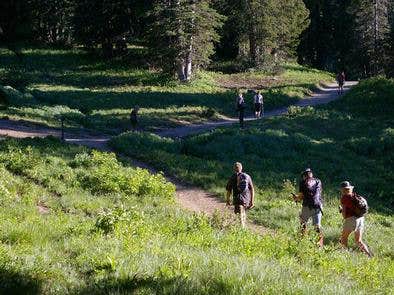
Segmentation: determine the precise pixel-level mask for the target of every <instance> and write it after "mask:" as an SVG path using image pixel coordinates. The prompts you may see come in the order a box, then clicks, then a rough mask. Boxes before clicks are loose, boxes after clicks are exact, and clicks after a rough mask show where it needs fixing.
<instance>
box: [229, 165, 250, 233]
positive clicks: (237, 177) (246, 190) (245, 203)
mask: <svg viewBox="0 0 394 295" xmlns="http://www.w3.org/2000/svg"><path fill="white" fill-rule="evenodd" d="M226 190H227V195H226V203H227V205H228V206H230V205H231V203H230V195H231V192H232V193H233V205H234V213H235V214H239V216H240V221H241V226H242V228H245V226H246V210H247V209H251V208H253V207H254V187H253V182H252V178H251V177H250V176H249V175H248V174H246V173H244V172H242V164H241V163H239V162H236V163H235V164H234V174H233V175H232V176H231V177H230V179H229V180H228V182H227V186H226Z"/></svg>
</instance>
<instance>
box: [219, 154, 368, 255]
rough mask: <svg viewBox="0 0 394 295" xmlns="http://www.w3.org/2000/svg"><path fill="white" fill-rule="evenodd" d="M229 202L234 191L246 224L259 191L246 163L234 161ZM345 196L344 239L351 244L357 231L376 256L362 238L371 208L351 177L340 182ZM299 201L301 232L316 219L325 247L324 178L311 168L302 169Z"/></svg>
mask: <svg viewBox="0 0 394 295" xmlns="http://www.w3.org/2000/svg"><path fill="white" fill-rule="evenodd" d="M226 191H227V195H226V203H227V205H231V200H230V196H231V193H232V195H233V200H232V204H233V205H234V212H235V213H236V214H239V217H240V222H241V226H242V227H245V226H246V210H248V209H251V208H253V207H254V201H255V192H254V186H253V181H252V178H251V177H250V176H249V175H248V174H247V173H245V172H243V168H242V164H241V163H239V162H236V163H235V164H234V173H233V174H232V175H231V177H230V178H229V180H228V182H227V186H226ZM340 191H341V200H340V203H341V205H340V207H339V212H340V213H342V217H343V219H344V222H343V228H342V234H341V238H340V243H341V244H342V245H343V246H344V247H346V248H347V246H348V237H349V235H350V234H351V233H352V232H354V233H355V241H356V243H357V245H358V247H359V248H360V250H361V251H362V252H363V253H365V254H366V255H368V256H369V257H371V256H372V254H371V252H370V250H369V249H368V247H367V245H366V244H365V243H364V242H363V240H362V235H363V232H364V226H365V225H364V222H365V217H364V215H365V213H367V211H368V204H367V202H366V200H365V199H364V198H363V197H362V196H360V195H358V194H357V193H356V192H355V191H354V186H353V185H351V183H350V182H349V181H343V182H342V183H341V185H340ZM293 199H294V201H296V202H302V208H301V212H300V215H299V217H300V223H301V233H302V235H305V233H306V231H307V223H308V221H309V220H310V219H312V224H313V226H314V228H315V230H316V232H317V233H318V235H319V240H318V245H319V246H320V247H323V241H324V237H323V231H322V226H321V220H322V216H323V197H322V182H321V181H320V179H318V178H316V177H314V175H313V172H312V170H311V169H310V168H307V169H305V170H304V171H303V172H302V173H301V179H300V183H299V192H298V194H293Z"/></svg>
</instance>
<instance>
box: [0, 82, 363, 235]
mask: <svg viewBox="0 0 394 295" xmlns="http://www.w3.org/2000/svg"><path fill="white" fill-rule="evenodd" d="M355 84H356V82H347V83H346V85H345V86H346V90H348V89H349V88H350V87H352V86H353V85H355ZM338 97H339V96H338V94H337V91H336V88H335V85H328V86H327V87H326V88H323V89H321V90H320V91H319V92H317V93H316V94H314V95H313V96H312V97H310V98H305V99H303V100H301V101H299V102H297V103H296V104H295V105H297V106H301V107H305V106H314V105H318V104H324V103H328V102H330V101H332V100H335V99H337V98H338ZM286 112H287V107H286V108H281V109H276V110H273V111H270V112H267V113H266V117H271V116H277V115H281V114H284V113H286ZM247 120H254V119H253V118H248V119H247ZM236 122H237V120H236V119H229V120H226V121H221V122H211V123H206V124H200V125H191V126H187V127H178V128H173V129H169V130H164V131H162V132H159V133H158V134H159V135H160V136H166V137H184V136H187V135H191V134H196V133H199V132H203V131H207V130H212V129H214V128H216V127H219V126H226V125H230V124H234V123H236ZM0 136H9V137H14V138H26V137H46V136H54V137H59V138H60V137H61V130H59V129H56V128H48V127H45V126H42V125H38V124H33V123H30V122H26V121H13V120H0ZM64 137H65V138H66V139H65V141H66V142H68V143H73V144H78V145H84V146H88V147H90V148H94V149H98V150H102V151H112V150H111V148H110V147H109V146H108V141H109V140H110V137H109V136H106V135H97V134H93V133H90V132H88V131H86V130H81V131H80V132H65V134H64ZM125 158H127V160H128V161H129V162H131V163H132V164H133V166H137V167H141V168H144V169H148V170H149V171H151V172H153V173H157V170H156V169H154V168H152V167H151V166H150V165H147V164H146V163H142V162H140V161H137V160H134V159H130V158H128V157H125ZM166 178H167V179H168V180H169V181H170V182H172V183H174V184H175V185H176V201H177V203H178V204H179V205H180V206H181V207H182V208H184V209H187V210H189V211H193V212H198V213H205V214H207V215H213V214H214V213H215V212H216V211H220V212H230V210H231V208H230V207H228V206H226V204H225V203H224V202H223V201H222V200H221V199H219V198H218V197H217V196H214V195H212V194H210V193H209V192H206V191H204V190H202V189H200V188H197V187H194V186H190V185H187V184H184V183H181V182H179V181H178V180H176V179H173V178H172V177H170V176H166ZM38 210H39V211H40V212H41V213H43V214H45V213H47V212H48V210H49V209H48V208H46V207H45V206H43V205H41V204H39V205H38ZM248 228H249V229H251V230H252V231H254V232H257V233H260V234H265V233H272V231H271V230H269V229H267V228H264V227H262V226H259V225H256V224H253V223H251V222H249V224H248Z"/></svg>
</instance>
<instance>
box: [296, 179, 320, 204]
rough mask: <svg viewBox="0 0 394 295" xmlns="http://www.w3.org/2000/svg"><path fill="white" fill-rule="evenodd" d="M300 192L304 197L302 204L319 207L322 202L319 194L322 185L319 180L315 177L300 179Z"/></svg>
mask: <svg viewBox="0 0 394 295" xmlns="http://www.w3.org/2000/svg"><path fill="white" fill-rule="evenodd" d="M300 193H302V194H303V195H304V198H303V200H302V206H306V207H310V208H319V207H320V206H321V205H322V203H323V199H322V196H321V193H322V185H321V181H320V180H319V179H317V178H309V179H306V180H301V182H300Z"/></svg>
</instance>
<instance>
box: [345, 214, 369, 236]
mask: <svg viewBox="0 0 394 295" xmlns="http://www.w3.org/2000/svg"><path fill="white" fill-rule="evenodd" d="M343 230H346V231H350V232H352V231H356V232H363V231H364V217H358V218H357V217H356V216H352V217H348V218H346V219H345V220H344V221H343Z"/></svg>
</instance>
